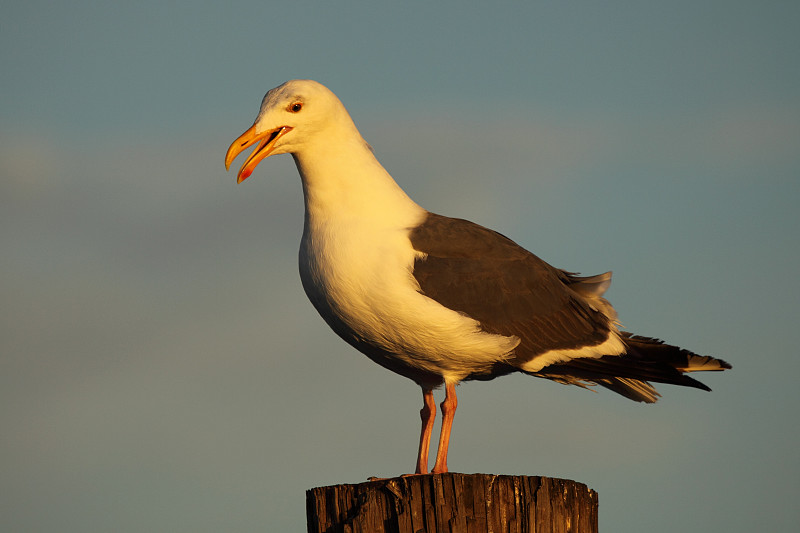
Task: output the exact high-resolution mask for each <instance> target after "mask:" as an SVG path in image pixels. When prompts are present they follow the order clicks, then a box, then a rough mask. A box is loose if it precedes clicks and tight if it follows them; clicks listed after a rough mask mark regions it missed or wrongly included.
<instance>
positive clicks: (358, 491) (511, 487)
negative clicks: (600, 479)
mask: <svg viewBox="0 0 800 533" xmlns="http://www.w3.org/2000/svg"><path fill="white" fill-rule="evenodd" d="M306 517H307V522H308V532H309V533H418V532H424V533H433V532H438V533H483V532H496V533H500V532H503V533H505V532H515V533H597V493H596V492H595V491H593V490H591V489H589V488H588V487H587V486H586V485H584V484H583V483H577V482H575V481H570V480H568V479H553V478H547V477H535V476H500V475H491V474H454V473H448V474H426V475H417V476H406V477H397V478H390V479H382V480H378V481H368V482H365V483H360V484H358V485H335V486H331V487H317V488H315V489H311V490H309V491H307V492H306Z"/></svg>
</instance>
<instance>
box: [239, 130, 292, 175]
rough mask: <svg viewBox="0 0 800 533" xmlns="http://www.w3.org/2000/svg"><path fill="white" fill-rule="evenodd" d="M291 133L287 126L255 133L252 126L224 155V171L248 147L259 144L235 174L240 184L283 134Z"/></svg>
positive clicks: (266, 155) (272, 148) (267, 154)
mask: <svg viewBox="0 0 800 533" xmlns="http://www.w3.org/2000/svg"><path fill="white" fill-rule="evenodd" d="M290 131H292V128H290V127H289V126H281V127H279V128H275V129H274V130H270V131H265V132H262V133H256V126H255V124H253V126H252V127H251V128H250V129H249V130H247V131H246V132H244V133H242V134H241V135H240V136H239V138H237V139H236V140H235V141H233V143H232V144H231V146H230V148H228V153H226V154H225V170H229V169H230V167H231V163H233V160H234V159H236V156H237V155H239V154H241V153H242V152H243V151H245V150H246V149H247V148H249V147H250V146H253V145H254V144H256V143H259V144H258V146H257V147H256V149H255V150H253V153H252V154H250V156H249V157H248V158H247V159H246V160H245V162H244V164H243V165H242V168H240V169H239V172H238V173H237V174H236V182H237V183H241V182H243V181H244V180H246V179H247V178H249V177H250V174H252V173H253V170H254V169H255V168H256V166H258V164H259V163H260V162H261V160H262V159H264V158H265V157H268V156H269V154H271V153H272V150H274V149H275V143H276V142H277V141H278V139H280V138H281V137H282V136H284V135H285V134H287V133H289V132H290Z"/></svg>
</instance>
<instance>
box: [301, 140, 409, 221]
mask: <svg viewBox="0 0 800 533" xmlns="http://www.w3.org/2000/svg"><path fill="white" fill-rule="evenodd" d="M336 133H339V135H337V134H336ZM336 133H333V134H332V135H325V136H324V137H322V136H319V137H317V141H318V142H314V143H309V145H307V146H306V147H304V148H306V149H303V150H300V151H298V152H296V153H293V154H292V155H293V157H294V160H295V164H296V165H297V169H298V171H299V173H300V177H301V178H302V181H303V193H304V197H305V207H306V226H307V229H308V225H309V223H310V222H312V221H314V222H316V223H321V224H326V223H327V222H332V221H335V220H338V221H343V220H354V219H363V220H365V221H370V223H371V224H382V223H385V224H386V225H387V226H390V227H391V226H394V227H397V225H406V227H407V225H411V224H413V223H415V222H418V221H419V220H420V219H421V218H422V216H423V214H424V213H425V210H424V209H422V208H421V207H420V206H418V205H417V204H416V203H415V202H414V201H413V200H412V199H411V198H409V196H408V195H407V194H406V193H405V192H404V191H403V190H402V189H401V188H400V186H399V185H398V184H397V183H396V182H395V181H394V179H392V177H391V176H390V175H389V173H388V172H386V170H385V169H384V168H383V166H381V164H380V163H379V162H378V160H377V159H376V158H375V155H374V154H373V153H372V150H370V148H369V146H368V145H367V144H366V142H365V141H364V140H363V139H362V138H361V136H360V135H359V134H358V132H357V131H355V127H353V132H336ZM348 133H349V134H348Z"/></svg>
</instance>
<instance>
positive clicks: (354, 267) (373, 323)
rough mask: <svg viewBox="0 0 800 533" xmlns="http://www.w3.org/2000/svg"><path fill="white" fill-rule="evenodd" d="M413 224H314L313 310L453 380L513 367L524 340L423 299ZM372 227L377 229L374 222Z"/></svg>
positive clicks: (310, 252) (310, 263)
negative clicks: (504, 363)
mask: <svg viewBox="0 0 800 533" xmlns="http://www.w3.org/2000/svg"><path fill="white" fill-rule="evenodd" d="M424 216H425V212H424V210H421V209H420V211H419V212H417V213H415V214H414V215H413V217H410V218H413V220H408V222H407V223H406V224H397V223H387V224H381V221H380V220H377V221H376V219H375V218H370V219H364V218H360V217H341V218H334V219H330V218H328V217H319V219H317V220H315V217H313V216H311V217H308V216H307V222H306V228H305V231H304V233H303V240H302V243H301V248H300V276H301V279H302V281H303V287H304V288H305V291H306V294H307V295H308V297H309V299H310V300H311V302H312V303H313V304H314V306H315V307H316V308H317V310H318V311H319V313H320V314H321V315H322V316H323V318H325V319H326V321H327V322H328V323H332V322H335V321H340V322H342V323H344V324H345V325H346V327H347V328H349V330H350V331H352V332H353V334H354V335H355V336H356V337H357V338H359V339H363V340H364V341H367V342H368V343H370V344H372V345H375V346H378V347H380V348H382V349H383V350H385V351H387V352H390V353H392V354H396V356H397V357H399V358H401V359H402V360H404V361H405V362H406V363H408V364H411V365H412V366H414V367H416V368H420V369H421V370H425V371H429V372H434V373H436V374H439V375H442V376H443V377H444V378H445V379H448V380H454V381H455V380H460V379H462V378H464V377H465V376H466V375H468V374H470V373H471V372H474V371H476V370H479V369H485V368H486V367H487V366H489V365H491V364H492V363H495V362H497V361H501V360H505V359H506V358H507V357H508V356H509V354H510V352H511V351H512V350H513V349H514V348H515V347H516V345H517V344H519V339H517V338H516V337H503V336H500V335H493V334H489V333H485V332H482V331H481V330H480V327H479V324H478V322H476V321H475V320H472V319H471V318H469V317H467V316H464V315H462V314H460V313H458V312H456V311H452V310H450V309H448V308H446V307H443V306H442V305H440V304H439V303H437V302H436V301H434V300H432V299H430V298H428V297H427V296H424V295H422V294H421V293H420V292H418V290H419V285H418V284H417V283H416V280H415V279H414V277H413V276H412V270H413V264H414V260H415V259H416V258H417V257H418V256H419V252H416V251H415V250H414V249H413V248H412V247H411V243H410V241H409V239H408V233H409V229H408V228H409V227H413V226H414V225H415V224H417V223H419V221H421V220H422V218H423V217H424ZM367 220H368V221H369V222H367Z"/></svg>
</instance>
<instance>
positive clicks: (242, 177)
mask: <svg viewBox="0 0 800 533" xmlns="http://www.w3.org/2000/svg"><path fill="white" fill-rule="evenodd" d="M252 173H253V171H252V170H250V169H248V170H245V171H243V172H242V173H241V174H239V176H238V177H237V178H236V183H241V182H243V181H244V180H246V179H247V178H249V177H250V174H252Z"/></svg>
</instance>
